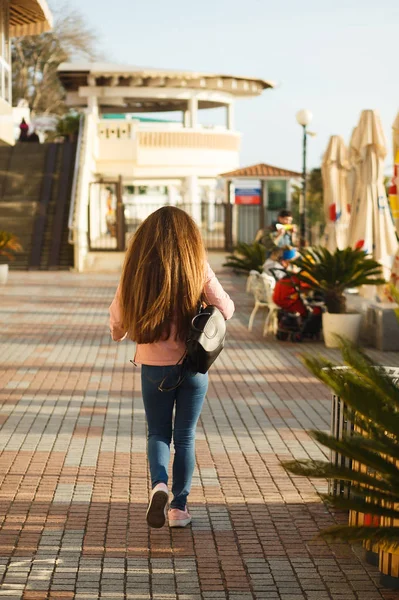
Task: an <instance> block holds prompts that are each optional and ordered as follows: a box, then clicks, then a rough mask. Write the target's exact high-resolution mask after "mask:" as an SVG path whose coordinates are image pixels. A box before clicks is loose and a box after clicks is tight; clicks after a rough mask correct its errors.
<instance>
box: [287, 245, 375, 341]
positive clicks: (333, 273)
mask: <svg viewBox="0 0 399 600" xmlns="http://www.w3.org/2000/svg"><path fill="white" fill-rule="evenodd" d="M292 263H293V265H295V266H296V267H297V268H298V269H299V273H298V274H297V277H298V279H299V280H300V281H302V282H303V283H305V284H306V285H307V286H308V287H309V288H310V289H311V290H314V291H315V292H318V293H320V294H322V295H323V297H324V300H325V304H326V309H327V311H326V312H325V313H324V314H323V334H324V341H325V344H326V346H327V347H328V348H336V347H338V345H339V342H338V339H337V336H344V337H346V338H347V339H349V340H350V341H351V342H352V343H356V342H357V340H358V337H359V333H360V325H361V320H362V315H361V314H358V313H348V312H347V310H346V297H345V291H346V290H348V289H350V288H359V287H360V286H363V285H382V284H384V283H385V281H384V279H383V277H382V267H381V265H380V264H379V263H378V262H377V261H375V260H373V259H372V258H370V257H369V256H367V254H366V253H365V252H364V251H363V250H360V249H352V248H346V249H345V250H339V249H338V250H336V251H335V252H333V253H331V252H329V250H327V248H324V247H317V248H306V249H304V250H301V251H300V255H299V257H298V258H297V259H296V260H294V261H292Z"/></svg>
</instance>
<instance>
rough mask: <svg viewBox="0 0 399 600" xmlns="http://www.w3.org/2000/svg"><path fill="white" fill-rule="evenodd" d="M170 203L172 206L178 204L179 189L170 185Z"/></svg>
mask: <svg viewBox="0 0 399 600" xmlns="http://www.w3.org/2000/svg"><path fill="white" fill-rule="evenodd" d="M168 202H169V204H170V205H171V206H176V204H177V188H176V186H175V185H168Z"/></svg>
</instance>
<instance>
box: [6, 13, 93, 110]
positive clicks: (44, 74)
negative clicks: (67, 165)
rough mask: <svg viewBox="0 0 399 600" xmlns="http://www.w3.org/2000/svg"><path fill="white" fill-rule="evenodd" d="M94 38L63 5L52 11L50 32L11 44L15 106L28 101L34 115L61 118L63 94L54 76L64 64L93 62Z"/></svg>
mask: <svg viewBox="0 0 399 600" xmlns="http://www.w3.org/2000/svg"><path fill="white" fill-rule="evenodd" d="M97 48H98V37H97V34H96V33H95V32H94V31H93V30H92V29H91V28H90V27H89V26H88V25H87V23H86V21H85V19H84V17H83V16H82V15H81V13H80V12H79V11H77V10H75V9H71V8H70V7H68V4H67V3H65V4H64V5H62V6H61V7H59V8H58V9H57V10H56V11H55V25H54V29H53V31H51V32H49V33H44V34H42V35H39V36H27V37H21V38H15V39H13V40H12V62H13V73H12V75H13V77H12V78H13V98H14V103H17V102H18V101H19V100H22V99H24V100H27V102H28V105H29V108H30V109H31V111H32V113H33V114H36V115H37V114H59V115H61V114H64V113H65V112H67V109H66V106H65V102H64V99H65V92H64V90H63V88H62V85H61V83H60V81H59V78H58V75H57V68H58V66H59V65H60V64H61V63H62V62H65V61H73V60H90V61H92V60H96V59H98V58H100V56H99V53H98V51H97Z"/></svg>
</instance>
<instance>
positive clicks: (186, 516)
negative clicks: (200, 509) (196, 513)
mask: <svg viewBox="0 0 399 600" xmlns="http://www.w3.org/2000/svg"><path fill="white" fill-rule="evenodd" d="M168 519H169V527H185V526H186V525H188V524H189V523H191V515H190V513H189V512H188V510H187V508H186V509H185V510H179V509H178V508H171V509H170V510H169V512H168Z"/></svg>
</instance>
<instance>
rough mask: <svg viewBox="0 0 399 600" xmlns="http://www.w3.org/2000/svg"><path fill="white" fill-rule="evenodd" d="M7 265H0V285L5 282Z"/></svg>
mask: <svg viewBox="0 0 399 600" xmlns="http://www.w3.org/2000/svg"><path fill="white" fill-rule="evenodd" d="M7 279H8V265H0V285H4V284H5V283H7Z"/></svg>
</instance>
